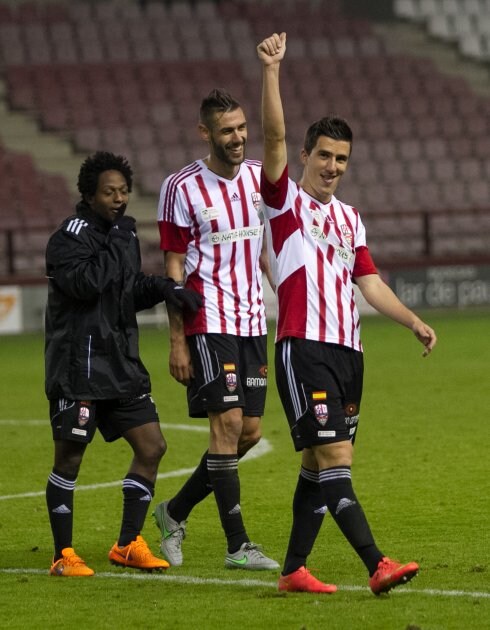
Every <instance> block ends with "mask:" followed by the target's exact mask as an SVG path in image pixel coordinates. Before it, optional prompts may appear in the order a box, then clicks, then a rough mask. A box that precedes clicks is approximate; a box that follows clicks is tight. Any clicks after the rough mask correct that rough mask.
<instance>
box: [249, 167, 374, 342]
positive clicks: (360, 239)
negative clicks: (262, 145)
mask: <svg viewBox="0 0 490 630" xmlns="http://www.w3.org/2000/svg"><path fill="white" fill-rule="evenodd" d="M261 192H262V198H263V202H264V205H265V207H264V215H265V218H266V219H267V220H266V223H265V225H266V231H267V239H268V251H269V259H270V264H271V269H272V275H273V277H274V281H275V284H276V287H277V288H276V299H277V307H278V314H277V331H276V340H277V341H279V340H280V339H283V338H284V337H299V338H301V339H311V340H313V341H322V342H327V343H336V344H340V345H344V346H349V347H351V348H354V349H355V350H359V351H362V345H361V340H360V323H359V313H358V310H357V307H356V302H355V296H354V289H353V280H352V278H353V277H356V276H362V275H367V274H371V273H377V271H376V267H375V266H374V263H373V261H372V259H371V256H370V254H369V251H368V249H367V247H366V232H365V229H364V226H363V224H362V221H361V218H360V216H359V213H358V212H357V210H356V209H355V208H353V207H351V206H348V205H346V204H344V203H342V202H340V201H339V200H338V199H336V198H335V197H334V196H332V199H331V201H330V203H328V204H322V203H320V202H319V201H317V200H316V199H314V198H313V197H311V196H310V195H308V193H306V192H305V191H304V190H303V189H302V188H301V187H300V186H298V185H297V184H296V183H294V182H293V181H292V180H291V179H289V178H288V175H287V167H286V169H285V171H284V173H283V175H282V176H281V178H280V179H279V181H278V182H276V184H271V183H270V182H268V181H267V179H266V177H265V174H264V173H262V184H261Z"/></svg>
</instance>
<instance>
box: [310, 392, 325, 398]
mask: <svg viewBox="0 0 490 630" xmlns="http://www.w3.org/2000/svg"><path fill="white" fill-rule="evenodd" d="M311 397H312V398H313V400H327V392H313V393H312V394H311Z"/></svg>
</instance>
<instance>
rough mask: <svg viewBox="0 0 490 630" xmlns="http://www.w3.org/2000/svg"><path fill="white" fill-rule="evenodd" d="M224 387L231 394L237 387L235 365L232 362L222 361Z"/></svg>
mask: <svg viewBox="0 0 490 630" xmlns="http://www.w3.org/2000/svg"><path fill="white" fill-rule="evenodd" d="M223 370H224V372H225V382H226V389H227V390H228V391H229V392H230V394H232V393H233V392H234V391H235V389H236V387H237V378H236V372H235V370H236V366H235V364H234V363H224V364H223Z"/></svg>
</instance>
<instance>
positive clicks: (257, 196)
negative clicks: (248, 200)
mask: <svg viewBox="0 0 490 630" xmlns="http://www.w3.org/2000/svg"><path fill="white" fill-rule="evenodd" d="M261 199H262V197H261V195H260V193H258V192H253V193H252V203H253V207H254V208H255V209H256V210H257V211H258V210H260V201H261Z"/></svg>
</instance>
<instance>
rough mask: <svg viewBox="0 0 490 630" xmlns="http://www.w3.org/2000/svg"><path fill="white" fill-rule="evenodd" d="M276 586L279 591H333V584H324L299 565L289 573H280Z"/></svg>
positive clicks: (334, 588) (334, 589)
mask: <svg viewBox="0 0 490 630" xmlns="http://www.w3.org/2000/svg"><path fill="white" fill-rule="evenodd" d="M278 588H279V590H280V591H290V592H296V593H329V594H330V593H335V591H336V590H337V587H336V586H335V584H324V583H323V582H320V580H317V579H316V577H314V576H313V575H311V573H310V572H309V571H308V569H307V568H306V567H300V568H299V569H297V570H296V571H293V573H290V574H289V575H281V577H280V578H279V585H278Z"/></svg>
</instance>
